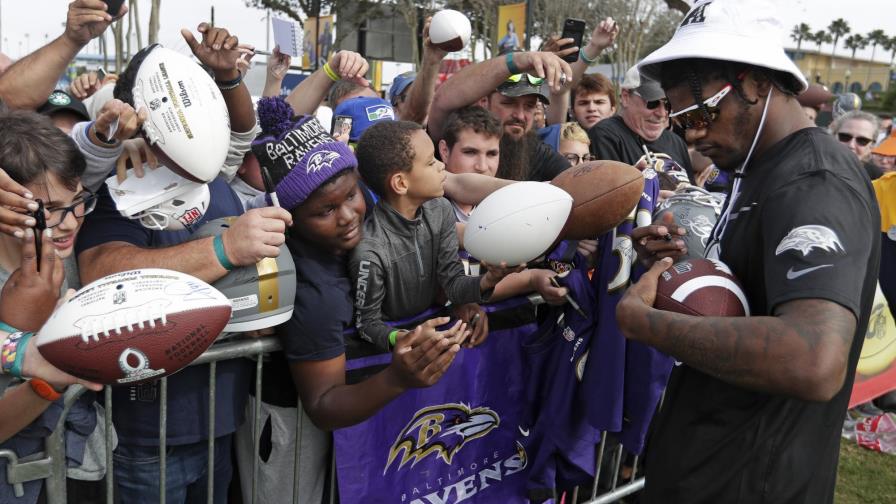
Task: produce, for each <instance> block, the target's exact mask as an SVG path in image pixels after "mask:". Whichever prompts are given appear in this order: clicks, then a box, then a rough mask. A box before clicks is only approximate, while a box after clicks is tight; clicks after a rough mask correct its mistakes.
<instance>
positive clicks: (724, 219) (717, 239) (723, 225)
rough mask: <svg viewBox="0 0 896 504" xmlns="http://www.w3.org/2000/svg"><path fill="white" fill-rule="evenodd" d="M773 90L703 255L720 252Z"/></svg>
mask: <svg viewBox="0 0 896 504" xmlns="http://www.w3.org/2000/svg"><path fill="white" fill-rule="evenodd" d="M773 90H774V87H770V88H769V90H768V98H767V99H766V100H765V106H764V107H762V117H761V118H760V119H759V127H757V128H756V134H755V135H753V143H752V144H751V145H750V150H749V151H747V157H746V158H744V162H743V163H742V164H741V165H740V168H738V169H737V170H736V171H735V172H734V185H733V186H732V189H731V195H730V196H728V204H727V205H726V206H725V212H724V213H723V214H722V216H721V217H720V218H719V223H718V224H716V227H715V229H713V232H712V242H711V243H710V246H709V247H706V253H705V254H704V255H705V256H706V257H708V258H710V259H718V258H719V256H720V255H721V254H722V245H721V241H722V236H723V235H724V234H725V230H726V229H727V228H728V222H729V221H730V220H731V210H732V209H733V208H734V205H735V203H737V198H738V196H740V183H741V180H742V179H743V177H744V172H745V171H746V169H747V163H749V162H750V159H751V158H752V157H753V151H754V150H756V144H757V143H759V137H760V136H761V135H762V131H763V129H765V119H766V116H767V115H768V104H769V103H771V101H772V91H773Z"/></svg>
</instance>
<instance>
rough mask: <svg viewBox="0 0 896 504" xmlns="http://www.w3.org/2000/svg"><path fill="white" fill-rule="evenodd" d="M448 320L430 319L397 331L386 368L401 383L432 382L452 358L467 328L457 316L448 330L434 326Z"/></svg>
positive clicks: (418, 385)
mask: <svg viewBox="0 0 896 504" xmlns="http://www.w3.org/2000/svg"><path fill="white" fill-rule="evenodd" d="M449 320H450V319H449V318H448V317H440V318H435V319H430V320H427V321H426V322H424V323H423V324H420V325H419V326H417V328H416V329H414V330H413V331H410V332H404V333H399V334H398V336H397V337H396V339H395V348H393V349H392V363H391V364H390V365H389V370H390V372H391V373H392V374H393V375H394V376H395V378H396V379H397V380H398V383H399V385H400V386H401V387H403V388H406V389H407V388H423V387H429V386H431V385H434V384H435V383H436V382H438V381H439V379H440V378H442V375H444V374H445V371H447V370H448V367H449V366H451V363H452V362H454V357H455V356H456V355H457V352H459V351H460V344H461V342H463V341H464V340H465V339H467V337H468V336H469V331H467V330H466V327H467V325H466V324H464V323H463V322H461V321H460V320H458V321H457V323H455V324H454V325H453V326H451V328H450V329H448V330H445V331H438V330H436V327H438V326H440V325H442V324H446V323H448V321H449Z"/></svg>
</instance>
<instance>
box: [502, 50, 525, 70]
mask: <svg viewBox="0 0 896 504" xmlns="http://www.w3.org/2000/svg"><path fill="white" fill-rule="evenodd" d="M504 61H505V62H506V63H507V70H509V71H510V75H516V74H518V73H522V72H520V69H519V68H517V66H516V64H515V63H514V62H513V53H512V52H509V53H507V56H506V57H505V58H504Z"/></svg>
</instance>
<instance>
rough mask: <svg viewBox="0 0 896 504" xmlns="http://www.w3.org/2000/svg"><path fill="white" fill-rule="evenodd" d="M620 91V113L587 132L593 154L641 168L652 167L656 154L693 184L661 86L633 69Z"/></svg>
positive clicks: (686, 157)
mask: <svg viewBox="0 0 896 504" xmlns="http://www.w3.org/2000/svg"><path fill="white" fill-rule="evenodd" d="M620 87H621V91H620V96H619V105H620V108H619V113H618V114H617V115H615V116H613V117H611V118H609V119H604V120H603V121H600V122H599V123H597V124H596V125H595V126H594V127H592V128H591V129H589V130H588V137H589V138H590V139H591V153H592V154H594V156H595V157H596V158H597V159H609V160H613V161H621V162H623V163H627V164H630V165H632V166H638V167H639V168H643V167H644V166H648V165H649V166H653V165H654V163H653V162H652V161H653V159H654V158H655V154H665V155H667V156H668V157H669V158H670V159H671V160H672V161H674V162H675V163H677V164H678V165H679V166H681V167H682V168H684V171H685V172H687V174H688V178H690V179H692V180H693V169H692V168H691V156H690V155H689V154H688V148H687V145H685V143H684V141H683V140H682V139H681V138H679V137H678V135H676V134H674V133H673V132H672V131H670V130H669V102H668V101H667V100H666V94H665V93H664V92H663V89H662V88H661V87H660V84H659V82H657V81H655V80H653V79H649V78H647V77H644V76H643V75H641V74H640V73H639V72H638V69H637V67H632V68H630V69H628V71H627V72H625V79H624V80H623V82H622V85H621V86H620Z"/></svg>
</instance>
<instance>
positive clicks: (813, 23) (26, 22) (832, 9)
mask: <svg viewBox="0 0 896 504" xmlns="http://www.w3.org/2000/svg"><path fill="white" fill-rule="evenodd" d="M138 1H139V2H140V5H139V8H140V11H141V18H142V21H143V24H144V26H145V25H147V24H148V22H149V0H138ZM773 1H774V3H776V4H777V5H778V10H779V14H780V16H781V21H782V23H783V25H784V26H785V27H787V30H788V32H789V30H790V28H791V27H792V26H794V25H795V24H797V23H800V22H805V23H807V24H809V26H810V27H812V29H813V30H818V29H823V28H825V27H827V25H828V24H829V23H830V22H831V20H832V19H834V18H836V17H842V18H844V19H846V20H847V22H849V24H850V26H851V27H852V31H853V32H858V33H862V34H865V33H868V32H869V31H871V30H873V29H876V28H881V29H884V30H885V31H887V32H888V35H890V36H896V10H894V9H893V4H894V2H893V0H852V1H850V2H844V1H843V0H773ZM68 3H69V2H68V1H67V0H27V1H21V0H0V9H2V10H0V32H2V37H0V43H2V51H3V52H5V53H6V54H8V55H10V56H11V57H13V58H17V57H19V56H20V55H21V54H23V53H26V52H28V50H29V49H30V50H34V49H36V48H37V47H39V46H41V45H43V44H44V42H45V40H47V39H52V38H54V37H56V36H58V35H59V34H60V33H62V29H63V24H64V22H65V14H66V10H67V6H68ZM212 6H214V7H215V22H216V24H217V25H218V26H226V27H228V28H231V29H232V31H234V32H235V33H237V35H239V37H240V39H241V41H244V42H249V43H252V44H255V46H256V47H259V48H264V47H265V45H266V39H265V37H266V30H265V22H264V18H265V12H264V11H262V10H258V9H252V8H249V7H246V5H245V2H243V0H176V1H175V0H162V18H161V30H160V36H159V38H160V42H162V43H163V44H164V45H166V46H167V47H170V48H172V49H179V50H183V51H186V50H187V48H186V44H185V43H184V42H183V39H182V38H181V36H180V33H179V29H180V28H182V27H189V28H194V29H195V26H196V25H198V24H199V22H201V21H203V20H206V19H208V18H209V17H210V11H211V7H212ZM846 6H848V7H846ZM144 37H145V34H144ZM787 43H788V44H791V45H792V42H791V41H790V40H789V39H788V40H787ZM810 47H812V48H814V44H810ZM822 49H823V50H828V51H829V50H830V45H827V46H823V47H822ZM837 51H838V52H839V53H842V54H846V52H847V51H846V49H845V48H843V45H842V42H841V44H840V47H838V48H837ZM864 53H865V57H870V56H871V50H870V48H869V49H867V50H866V51H864ZM883 53H884V51H882V50H880V49H878V51H877V56H876V58H875V59H877V60H880V61H889V54H883ZM859 54H862V53H861V52H860V53H859Z"/></svg>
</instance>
